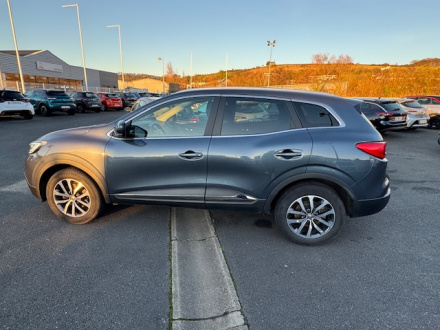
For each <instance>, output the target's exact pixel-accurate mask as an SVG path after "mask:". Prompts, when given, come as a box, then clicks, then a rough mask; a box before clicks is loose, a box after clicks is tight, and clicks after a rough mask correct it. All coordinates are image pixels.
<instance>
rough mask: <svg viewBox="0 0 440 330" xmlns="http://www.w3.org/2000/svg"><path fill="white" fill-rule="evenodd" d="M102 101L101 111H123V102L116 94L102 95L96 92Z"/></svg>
mask: <svg viewBox="0 0 440 330" xmlns="http://www.w3.org/2000/svg"><path fill="white" fill-rule="evenodd" d="M95 94H97V95H98V96H99V98H100V100H101V110H102V111H105V110H107V109H116V110H117V111H119V110H121V109H122V108H123V107H122V100H121V99H120V98H119V97H118V95H117V94H116V93H101V92H95Z"/></svg>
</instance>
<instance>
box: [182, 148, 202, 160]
mask: <svg viewBox="0 0 440 330" xmlns="http://www.w3.org/2000/svg"><path fill="white" fill-rule="evenodd" d="M179 157H180V158H182V159H184V160H198V159H202V158H203V153H201V152H197V151H193V150H188V151H185V152H182V153H180V154H179Z"/></svg>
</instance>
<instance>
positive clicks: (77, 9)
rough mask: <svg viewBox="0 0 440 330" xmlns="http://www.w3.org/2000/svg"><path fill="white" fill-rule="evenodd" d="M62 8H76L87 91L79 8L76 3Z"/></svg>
mask: <svg viewBox="0 0 440 330" xmlns="http://www.w3.org/2000/svg"><path fill="white" fill-rule="evenodd" d="M61 7H62V8H67V7H76V14H77V16H78V30H79V41H80V43H81V55H82V61H83V69H84V83H85V85H86V91H88V90H89V85H88V83H87V70H86V60H85V59H84V47H83V40H82V33H81V21H80V19H79V6H78V4H77V3H75V4H73V5H63V6H61Z"/></svg>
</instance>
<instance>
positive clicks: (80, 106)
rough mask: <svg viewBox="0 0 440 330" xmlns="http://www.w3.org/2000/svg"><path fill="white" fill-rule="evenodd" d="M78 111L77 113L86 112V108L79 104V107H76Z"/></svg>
mask: <svg viewBox="0 0 440 330" xmlns="http://www.w3.org/2000/svg"><path fill="white" fill-rule="evenodd" d="M76 111H77V112H85V110H84V106H83V105H82V104H78V105H77V106H76Z"/></svg>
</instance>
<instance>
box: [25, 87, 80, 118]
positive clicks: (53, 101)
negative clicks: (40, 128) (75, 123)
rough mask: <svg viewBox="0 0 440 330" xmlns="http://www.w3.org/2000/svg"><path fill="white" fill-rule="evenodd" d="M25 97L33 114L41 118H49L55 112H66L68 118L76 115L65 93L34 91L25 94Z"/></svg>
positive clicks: (70, 99)
mask: <svg viewBox="0 0 440 330" xmlns="http://www.w3.org/2000/svg"><path fill="white" fill-rule="evenodd" d="M25 96H26V98H28V99H29V101H30V103H31V104H32V105H33V106H34V109H35V112H36V113H39V114H40V115H42V116H50V115H51V114H52V112H56V111H61V112H66V113H67V114H68V115H70V116H73V115H74V114H75V113H76V105H75V103H74V102H73V100H72V98H71V97H70V96H69V95H67V93H66V92H65V91H62V90H50V89H34V90H31V91H28V92H26V93H25Z"/></svg>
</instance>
